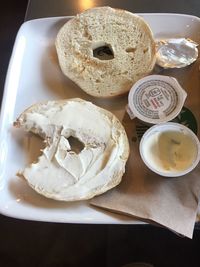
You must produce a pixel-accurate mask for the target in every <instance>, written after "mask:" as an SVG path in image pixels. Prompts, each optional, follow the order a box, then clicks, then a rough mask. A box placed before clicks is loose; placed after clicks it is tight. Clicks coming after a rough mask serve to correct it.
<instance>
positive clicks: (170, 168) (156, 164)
mask: <svg viewBox="0 0 200 267" xmlns="http://www.w3.org/2000/svg"><path fill="white" fill-rule="evenodd" d="M139 150H140V155H141V158H142V160H143V162H144V163H145V164H146V166H147V167H148V168H149V169H150V170H152V171H153V172H155V173H157V174H159V175H161V176H166V177H177V176H182V175H185V174H188V173H189V172H191V171H192V170H193V169H194V168H195V167H196V166H197V164H198V163H199V161H200V142H199V139H198V138H197V136H196V135H195V134H194V133H193V132H192V131H191V130H190V129H189V128H188V127H186V126H184V125H182V124H179V123H174V122H167V123H161V124H157V125H154V126H152V127H150V128H149V129H148V130H147V131H146V132H145V133H144V135H143V137H142V138H141V141H140V146H139Z"/></svg>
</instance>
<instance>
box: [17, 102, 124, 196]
mask: <svg viewBox="0 0 200 267" xmlns="http://www.w3.org/2000/svg"><path fill="white" fill-rule="evenodd" d="M14 125H15V126H16V127H21V128H23V129H25V130H26V131H31V132H33V133H35V134H38V135H40V136H41V137H42V138H44V139H45V144H46V147H45V148H44V150H43V151H42V155H41V156H40V157H39V159H38V162H36V163H32V164H30V165H29V166H27V167H25V169H24V170H23V171H22V172H20V173H19V174H18V175H19V176H23V177H24V178H25V179H26V181H27V182H28V184H29V185H30V186H31V187H32V188H33V189H34V190H35V191H37V192H38V193H39V194H42V195H44V196H46V197H48V198H52V199H56V200H62V201H76V200H85V199H90V198H92V197H94V196H95V195H99V194H102V193H104V192H106V191H107V190H109V189H111V188H113V187H114V186H116V185H118V184H119V183H120V182H121V179H122V176H123V173H124V172H125V164H126V161H127V159H128V156H129V143H128V139H127V136H126V132H125V130H124V128H123V126H122V124H121V123H120V122H119V120H118V119H117V118H116V117H115V116H114V115H113V114H112V113H111V112H109V111H107V110H105V109H102V108H100V107H97V106H96V105H94V104H92V103H91V102H88V101H85V100H82V99H77V98H76V99H68V100H60V101H49V102H45V103H39V104H35V105H33V106H31V107H29V108H28V109H26V110H25V111H24V112H23V113H22V114H21V115H20V116H19V118H18V119H17V120H16V122H15V123H14ZM70 137H73V138H75V139H77V140H79V142H81V143H82V144H83V149H82V150H81V151H79V152H75V150H73V148H72V146H71V144H70V141H69V138H70Z"/></svg>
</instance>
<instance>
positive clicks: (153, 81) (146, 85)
mask: <svg viewBox="0 0 200 267" xmlns="http://www.w3.org/2000/svg"><path fill="white" fill-rule="evenodd" d="M186 97H187V93H186V92H185V91H184V90H183V88H182V87H181V86H180V84H179V83H178V81H177V80H176V79H175V78H173V77H169V76H164V75H149V76H146V77H145V78H142V79H140V80H139V81H137V82H136V83H135V84H134V85H133V87H132V88H131V90H130V92H129V96H128V109H127V112H128V113H129V116H130V118H131V119H133V118H135V117H137V118H138V119H140V120H141V121H144V122H146V123H149V124H159V123H164V122H167V121H170V120H172V119H174V118H175V117H176V116H177V115H178V114H179V112H180V111H181V109H182V107H183V104H184V102H185V99H186Z"/></svg>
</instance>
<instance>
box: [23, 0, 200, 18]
mask: <svg viewBox="0 0 200 267" xmlns="http://www.w3.org/2000/svg"><path fill="white" fill-rule="evenodd" d="M95 6H111V7H115V8H122V9H127V10H129V11H131V12H135V13H154V12H156V13H157V12H159V13H182V14H190V15H195V16H200V1H199V0H168V1H160V0H135V1H134V0H123V1H119V0H107V1H106V0H56V1H55V0H45V1H41V0H30V1H29V5H28V8H27V12H26V16H25V20H31V19H36V18H42V17H52V16H53V17H54V16H70V15H76V14H77V13H79V12H81V11H83V10H85V9H88V8H92V7H95Z"/></svg>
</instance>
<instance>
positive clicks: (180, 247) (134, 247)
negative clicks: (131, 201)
mask: <svg viewBox="0 0 200 267" xmlns="http://www.w3.org/2000/svg"><path fill="white" fill-rule="evenodd" d="M46 2H49V3H50V4H49V9H48V6H47V3H46ZM56 2H57V1H56V0H55V1H45V0H43V1H42V0H40V4H41V5H40V6H41V8H40V9H38V3H39V0H38V1H34V2H33V1H32V3H31V5H30V6H29V7H30V8H31V9H30V10H32V12H30V10H29V13H28V14H27V18H28V19H31V18H35V17H37V16H38V17H42V16H49V15H73V14H74V13H76V12H75V11H76V8H75V6H76V5H75V3H76V1H75V0H73V1H71V5H66V8H65V9H62V10H63V11H62V12H60V11H59V9H58V7H56V4H55V3H56ZM58 2H59V1H58ZM60 2H62V4H63V3H64V1H60ZM65 2H70V1H65ZM96 2H97V3H99V2H100V1H96ZM101 2H102V3H103V4H110V3H111V2H112V3H114V6H118V7H124V6H125V2H126V1H125V0H124V1H101ZM129 5H130V8H129V10H130V11H133V12H173V13H186V14H193V15H197V16H200V1H199V0H198V1H175V0H174V1H170V0H169V1H156V0H155V1H148V0H143V1H132V2H131V4H129ZM26 7H27V0H19V1H17V0H16V1H14V0H10V1H4V2H1V8H0V94H1V95H0V96H2V93H3V87H4V81H5V75H6V71H7V67H8V62H9V58H10V55H11V52H12V47H13V44H14V40H15V36H16V33H17V31H18V29H19V27H20V25H21V24H22V23H23V20H24V16H25V12H26ZM53 7H55V10H53V9H52V8H53ZM45 10H46V11H45ZM68 12H69V13H68ZM199 250H200V230H199V229H198V226H196V228H195V231H194V237H193V239H192V240H190V239H187V238H183V237H179V236H177V235H175V234H174V233H172V232H170V231H168V230H166V229H163V228H158V227H155V226H151V225H138V226H135V225H134V226H131V225H114V226H112V225H78V224H76V225H72V224H56V223H41V222H30V221H23V220H16V219H12V218H7V217H5V216H0V267H1V266H15V267H17V266H30V267H31V266H39V267H40V266H41V267H46V266H58V267H60V266H69V267H71V266H72V267H75V266H97V267H98V266H101V267H103V266H109V267H110V266H111V267H118V266H122V265H124V264H127V263H130V262H138V261H139V262H149V263H151V264H153V265H154V266H156V267H168V266H170V267H175V266H176V267H179V266H181V267H182V266H185V267H186V266H190V267H198V266H200V258H199Z"/></svg>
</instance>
